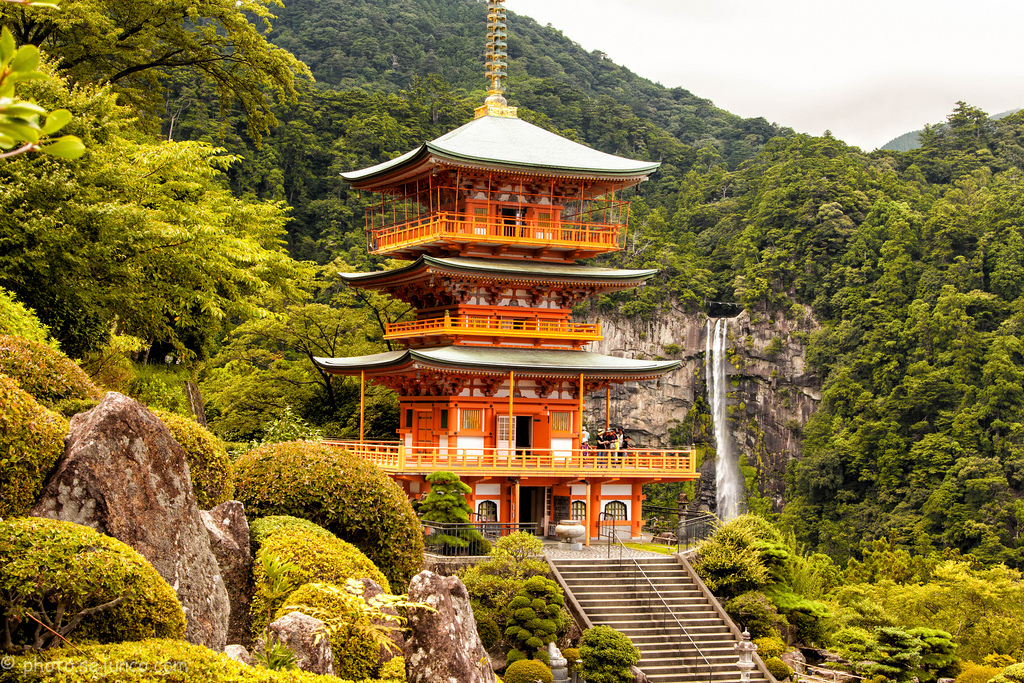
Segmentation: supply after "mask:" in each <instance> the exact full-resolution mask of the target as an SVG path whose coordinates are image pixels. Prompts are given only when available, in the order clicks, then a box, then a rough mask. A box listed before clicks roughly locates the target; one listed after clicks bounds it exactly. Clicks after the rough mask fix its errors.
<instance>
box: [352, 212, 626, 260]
mask: <svg viewBox="0 0 1024 683" xmlns="http://www.w3.org/2000/svg"><path fill="white" fill-rule="evenodd" d="M479 218H480V217H479V216H475V215H471V214H464V213H449V212H441V213H436V214H433V215H430V216H427V217H421V218H414V219H411V220H408V221H404V222H402V223H396V224H394V225H388V226H386V227H383V228H376V229H371V230H368V231H367V249H368V250H369V251H370V252H372V253H374V254H379V253H385V252H389V251H394V250H396V249H402V248H406V247H411V246H416V245H418V244H424V243H429V242H436V241H438V240H440V241H445V242H461V243H481V244H508V245H522V246H528V247H536V246H548V247H550V246H555V247H566V248H571V249H581V250H584V251H589V252H594V253H605V252H610V251H618V250H619V249H621V248H622V240H623V238H624V236H625V232H626V231H625V226H623V225H620V224H618V223H573V222H567V221H559V222H558V223H557V224H556V223H549V224H546V225H545V224H541V223H540V221H535V220H527V219H515V220H511V219H508V220H509V222H506V221H504V220H501V219H497V218H494V217H489V218H488V219H487V220H486V222H477V220H478V219H479Z"/></svg>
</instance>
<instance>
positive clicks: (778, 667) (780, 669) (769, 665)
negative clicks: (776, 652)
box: [764, 657, 793, 681]
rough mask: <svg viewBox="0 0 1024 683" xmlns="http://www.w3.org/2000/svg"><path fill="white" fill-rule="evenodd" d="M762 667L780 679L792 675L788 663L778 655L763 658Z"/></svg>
mask: <svg viewBox="0 0 1024 683" xmlns="http://www.w3.org/2000/svg"><path fill="white" fill-rule="evenodd" d="M764 668H766V669H768V673H770V674H771V675H772V676H775V678H776V680H780V681H781V680H784V679H787V678H789V677H790V676H792V675H793V670H792V669H790V668H789V665H787V664H786V663H785V662H784V661H782V660H781V659H779V658H778V657H769V658H768V659H766V660H764Z"/></svg>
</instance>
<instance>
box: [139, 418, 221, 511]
mask: <svg viewBox="0 0 1024 683" xmlns="http://www.w3.org/2000/svg"><path fill="white" fill-rule="evenodd" d="M152 412H153V414H154V415H156V416H157V417H158V418H160V421H161V422H163V423H164V424H165V425H166V426H167V429H168V430H169V431H170V432H171V436H173V437H174V440H175V441H177V442H178V443H179V444H181V447H182V448H183V449H184V450H185V457H186V458H187V459H188V471H189V474H190V475H191V477H192V490H193V491H194V492H195V494H196V504H197V505H198V506H199V508H200V509H201V510H209V509H211V508H214V507H216V506H218V505H220V504H221V503H223V502H225V501H228V500H231V498H232V497H233V496H234V493H235V486H234V484H233V483H232V477H231V461H230V460H228V452H227V451H226V450H225V449H224V444H222V443H221V441H220V439H218V438H217V437H215V436H214V435H213V434H211V433H210V432H209V430H207V429H206V428H204V427H203V426H202V425H201V424H199V423H198V422H196V421H195V420H192V419H190V418H187V417H182V416H180V415H175V414H174V413H168V412H167V411H164V410H153V411H152Z"/></svg>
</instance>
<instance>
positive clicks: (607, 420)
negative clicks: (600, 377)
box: [604, 384, 612, 432]
mask: <svg viewBox="0 0 1024 683" xmlns="http://www.w3.org/2000/svg"><path fill="white" fill-rule="evenodd" d="M611 419H612V385H611V384H609V385H608V386H606V387H605V388H604V431H606V432H607V431H608V428H609V427H610V426H611Z"/></svg>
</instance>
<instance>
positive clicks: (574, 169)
mask: <svg viewBox="0 0 1024 683" xmlns="http://www.w3.org/2000/svg"><path fill="white" fill-rule="evenodd" d="M438 163H447V164H449V165H452V166H460V167H463V168H472V169H479V170H506V171H518V172H521V173H529V174H532V175H542V176H551V177H569V178H593V179H617V180H629V181H632V182H639V181H640V180H642V179H644V178H646V177H647V176H648V175H650V174H651V173H653V172H654V171H655V170H657V168H658V167H659V166H660V165H661V164H660V163H658V162H651V161H640V160H637V159H626V158H624V157H619V156H615V155H614V154H607V153H605V152H599V151H598V150H596V149H591V148H590V147H587V146H586V145H581V144H579V143H578V142H573V141H572V140H568V139H566V138H563V137H562V136H560V135H557V134H555V133H552V132H550V131H547V130H544V129H543V128H541V127H539V126H535V125H533V124H532V123H528V122H526V121H523V120H522V119H518V118H505V117H500V116H483V117H481V118H478V119H474V120H473V121H470V122H469V123H467V124H465V125H463V126H460V127H459V128H456V129H455V130H453V131H449V132H448V133H445V134H444V135H442V136H441V137H439V138H437V139H436V140H431V141H430V142H427V143H424V144H423V145H421V146H420V147H418V148H416V149H414V150H412V151H411V152H407V153H405V154H403V155H401V156H399V157H396V158H395V159H392V160H391V161H385V162H384V163H381V164H377V165H376V166H370V167H368V168H364V169H361V170H358V171H350V172H348V173H342V174H341V177H342V178H344V179H345V180H347V181H349V182H350V183H352V184H353V185H354V186H355V187H357V188H359V189H366V190H379V189H383V188H386V187H387V186H388V185H390V184H392V183H395V182H400V181H402V180H405V179H408V178H412V177H415V176H418V175H421V174H422V173H423V172H424V171H425V170H426V169H427V168H430V167H432V166H436V165H437V164H438Z"/></svg>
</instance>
